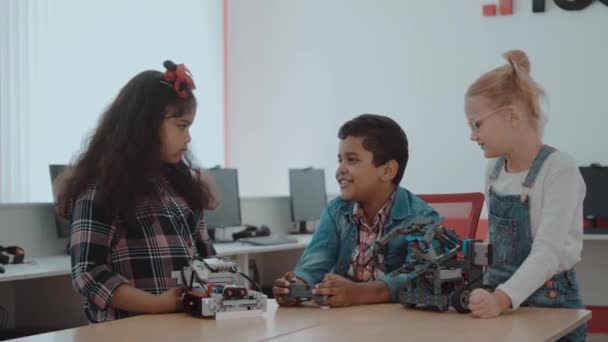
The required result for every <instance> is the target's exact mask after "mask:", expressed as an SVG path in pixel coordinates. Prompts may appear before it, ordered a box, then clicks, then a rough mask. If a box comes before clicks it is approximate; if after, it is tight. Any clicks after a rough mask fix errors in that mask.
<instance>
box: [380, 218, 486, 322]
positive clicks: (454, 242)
mask: <svg viewBox="0 0 608 342" xmlns="http://www.w3.org/2000/svg"><path fill="white" fill-rule="evenodd" d="M442 221H443V219H428V218H414V219H412V220H409V221H408V222H407V224H406V225H405V226H402V227H399V228H395V229H393V230H391V231H390V232H388V233H387V234H386V235H385V236H383V237H382V238H381V239H379V240H378V241H377V242H376V248H379V249H380V250H382V249H383V248H384V247H385V246H386V245H387V244H388V243H389V242H390V241H391V240H392V239H394V238H396V237H397V236H401V235H405V238H406V239H407V240H408V247H409V248H408V257H407V260H406V263H405V264H404V265H403V266H402V267H400V268H398V269H396V270H395V271H393V272H391V273H390V275H392V276H397V275H399V274H401V273H404V274H405V275H406V276H407V277H406V281H405V286H404V289H403V290H402V291H401V292H400V293H399V301H400V302H401V304H403V306H405V307H407V308H413V307H416V306H418V305H424V306H431V307H435V308H437V309H438V310H439V311H440V312H444V311H446V310H448V309H449V308H450V306H452V307H453V308H454V309H455V310H456V311H458V312H460V313H466V312H470V310H469V296H470V294H471V292H472V291H473V290H474V289H476V288H480V287H484V286H483V275H484V273H485V270H486V269H487V266H488V265H491V264H492V245H491V244H490V243H487V242H484V241H481V240H473V239H466V240H464V241H462V240H461V239H460V238H459V236H458V234H456V232H455V231H454V230H452V229H449V228H446V227H443V226H442V225H441V222H442ZM461 252H462V253H461Z"/></svg>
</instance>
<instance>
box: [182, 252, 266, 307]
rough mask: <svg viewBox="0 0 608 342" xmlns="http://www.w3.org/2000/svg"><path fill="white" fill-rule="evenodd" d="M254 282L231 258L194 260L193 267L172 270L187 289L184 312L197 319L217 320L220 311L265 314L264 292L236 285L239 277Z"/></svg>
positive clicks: (191, 265)
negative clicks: (257, 311)
mask: <svg viewBox="0 0 608 342" xmlns="http://www.w3.org/2000/svg"><path fill="white" fill-rule="evenodd" d="M239 275H240V276H243V277H244V278H246V279H248V280H249V281H251V283H255V282H254V281H253V280H251V279H250V278H249V277H247V276H246V275H245V274H243V273H241V272H239V271H238V265H237V263H236V262H235V261H233V260H231V259H228V258H208V259H199V260H194V261H193V262H192V263H191V264H190V266H187V267H184V268H183V269H182V270H180V271H173V272H172V273H171V276H172V277H173V278H176V279H177V284H178V285H182V286H185V287H187V288H188V292H187V293H186V294H185V295H184V299H183V303H184V310H185V311H186V312H187V313H189V314H191V315H193V316H196V317H215V314H216V313H218V312H237V311H251V310H260V311H264V312H265V311H266V300H267V297H266V295H265V294H262V293H261V292H257V291H253V290H248V289H247V288H245V287H243V286H237V285H236V280H237V279H238V276H239Z"/></svg>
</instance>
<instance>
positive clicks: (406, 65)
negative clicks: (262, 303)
mask: <svg viewBox="0 0 608 342" xmlns="http://www.w3.org/2000/svg"><path fill="white" fill-rule="evenodd" d="M484 3H498V1H490V0H483V1H482V0H475V1H471V0H467V1H453V0H443V1H414V0H407V1H406V0H376V1H368V0H332V1H326V0H306V1H296V0H291V1H287V0H257V1H249V0H230V1H229V9H228V41H229V45H228V70H229V71H228V72H229V74H228V97H229V102H228V113H229V145H228V155H229V159H228V160H229V164H230V165H231V166H234V167H237V168H239V178H240V183H241V184H240V185H241V195H242V196H253V195H285V194H287V193H288V191H289V190H288V189H289V188H288V176H287V169H288V168H290V167H305V166H318V167H322V168H325V170H326V175H327V176H326V180H327V183H328V184H327V185H328V192H330V193H336V192H337V190H338V188H337V186H336V184H335V182H334V181H333V173H334V169H335V166H336V152H337V138H336V132H337V129H338V127H339V126H340V125H341V124H342V123H343V122H345V121H346V120H348V119H350V118H352V117H354V116H355V115H356V114H359V113H366V112H368V113H384V114H389V115H391V116H392V117H393V118H395V119H396V120H397V121H398V122H399V123H400V124H401V125H402V126H403V128H404V130H405V131H406V133H407V134H408V137H409V140H410V164H409V165H408V168H407V170H406V175H405V179H404V182H403V184H404V185H405V186H407V187H409V188H410V189H412V190H413V191H414V192H417V193H437V192H459V191H481V190H482V184H483V182H482V178H483V169H484V165H485V161H484V159H483V157H482V154H481V152H480V150H479V149H478V148H477V146H476V144H474V143H472V142H470V141H469V140H468V139H469V130H468V128H467V125H466V121H465V119H464V112H463V94H464V92H465V91H466V88H467V87H468V86H469V84H470V83H471V82H472V81H473V80H474V79H475V78H476V77H478V76H479V75H481V74H482V73H483V72H486V71H488V70H489V69H491V68H494V67H496V66H498V65H501V64H502V63H503V61H504V60H503V59H502V57H501V53H502V52H504V51H506V50H508V49H513V48H520V49H523V50H525V51H526V52H527V53H528V54H529V56H530V58H531V60H532V72H533V76H534V77H535V78H536V79H537V81H538V82H540V84H541V85H543V86H544V87H545V89H546V91H547V93H548V94H549V102H550V108H549V111H548V113H547V114H548V117H549V124H548V126H547V129H546V131H545V132H546V133H545V138H546V142H547V143H548V144H551V145H554V146H556V147H557V148H559V149H563V150H566V151H569V152H571V153H572V154H573V155H574V157H575V158H576V160H577V161H578V162H579V163H580V164H588V163H590V162H601V163H604V164H606V163H608V153H606V152H605V150H606V147H607V146H608V144H607V141H606V137H605V132H606V127H607V126H608V110H607V109H606V102H605V97H606V89H607V80H608V65H607V61H608V44H606V41H607V40H606V32H608V7H607V6H605V5H603V4H601V3H600V2H598V1H596V2H595V3H593V4H592V5H591V6H589V7H588V8H587V9H585V10H583V11H580V12H566V11H564V10H561V9H560V8H558V7H557V6H556V5H555V4H554V3H553V2H552V1H550V0H548V1H547V3H546V4H547V7H546V8H547V11H546V12H545V13H543V14H536V13H532V11H531V7H532V6H531V1H527V0H515V1H514V6H515V13H514V15H513V16H505V17H500V16H499V17H491V18H486V17H483V16H482V14H481V6H482V4H484Z"/></svg>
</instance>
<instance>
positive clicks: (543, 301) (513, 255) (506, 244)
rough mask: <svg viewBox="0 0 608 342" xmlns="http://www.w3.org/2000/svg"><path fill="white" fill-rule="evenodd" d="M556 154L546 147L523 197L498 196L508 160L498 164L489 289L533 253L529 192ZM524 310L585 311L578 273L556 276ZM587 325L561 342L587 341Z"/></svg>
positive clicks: (491, 222)
mask: <svg viewBox="0 0 608 342" xmlns="http://www.w3.org/2000/svg"><path fill="white" fill-rule="evenodd" d="M554 151H555V149H554V148H552V147H549V146H546V145H545V146H543V147H542V149H541V150H540V152H539V153H538V155H537V156H536V159H535V160H534V162H533V164H532V167H531V168H530V170H529V171H528V174H527V176H526V179H525V181H524V183H523V184H522V194H521V196H520V195H505V196H501V195H498V194H496V193H495V192H494V190H493V189H492V183H493V182H494V181H495V180H496V179H497V178H498V175H499V174H500V171H501V170H502V168H503V167H504V165H505V158H504V157H501V158H500V159H499V160H498V161H497V162H496V167H495V168H494V170H493V171H492V173H491V174H490V181H489V184H490V189H489V197H490V212H489V214H488V215H489V216H488V219H489V231H490V242H491V243H492V245H493V246H494V265H492V266H491V267H489V269H488V273H489V278H488V279H489V285H490V286H491V287H493V288H495V287H496V286H498V285H500V284H502V283H504V282H506V281H507V280H509V278H511V276H512V275H513V274H514V273H515V271H516V270H517V269H518V268H519V267H520V266H521V264H522V263H523V262H524V260H525V259H526V258H527V257H528V255H529V254H530V251H531V250H532V231H531V227H530V205H529V203H528V193H529V190H530V189H531V188H532V187H533V186H534V181H535V180H536V177H537V176H538V173H539V172H540V170H541V168H542V165H543V162H544V161H545V160H546V158H547V157H548V156H549V155H550V154H551V153H553V152H554ZM521 306H530V307H549V308H572V309H583V308H584V306H583V301H582V298H581V296H580V294H579V289H578V283H577V281H576V274H575V273H574V269H570V270H568V271H565V272H562V273H560V274H557V275H554V276H553V277H552V278H551V279H549V280H548V281H547V282H545V284H544V285H543V286H541V287H540V288H539V289H538V290H536V291H535V292H534V293H533V294H532V295H531V296H530V297H528V299H526V300H525V301H524V302H523V303H522V304H521ZM586 330H587V324H583V325H581V326H579V327H578V328H576V329H575V330H574V331H572V332H570V333H569V334H568V335H566V336H564V337H562V338H561V339H560V340H559V341H584V340H585V336H586Z"/></svg>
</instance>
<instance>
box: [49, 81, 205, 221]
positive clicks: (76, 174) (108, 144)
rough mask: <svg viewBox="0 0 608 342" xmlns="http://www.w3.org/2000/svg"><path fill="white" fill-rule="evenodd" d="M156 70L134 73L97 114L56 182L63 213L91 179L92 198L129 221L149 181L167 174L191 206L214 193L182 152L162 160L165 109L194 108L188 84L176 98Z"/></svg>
mask: <svg viewBox="0 0 608 342" xmlns="http://www.w3.org/2000/svg"><path fill="white" fill-rule="evenodd" d="M162 77H163V74H162V73H161V72H159V71H153V70H150V71H144V72H141V73H139V74H138V75H136V76H135V77H133V78H132V79H131V80H130V81H129V82H128V83H127V84H126V85H125V86H124V87H123V88H122V89H121V90H120V92H119V93H118V96H117V97H116V99H115V100H114V101H113V102H112V103H111V104H110V106H109V107H108V108H107V110H106V111H105V112H104V113H103V115H102V116H101V118H100V120H99V123H98V126H97V128H96V130H95V131H94V133H93V135H92V137H91V138H90V140H89V142H88V144H86V145H85V150H84V152H82V154H81V155H80V156H79V157H78V158H77V159H76V161H75V162H74V163H73V165H72V166H71V167H70V168H68V169H67V171H66V172H65V173H64V174H63V175H62V176H61V177H60V181H59V182H58V183H57V188H58V191H57V192H58V193H57V201H58V210H59V211H60V214H61V215H62V216H64V217H67V216H68V212H69V208H71V206H72V205H73V204H74V201H75V200H76V199H77V198H78V196H80V195H81V194H82V193H83V191H84V190H85V189H86V187H87V186H88V185H90V184H95V185H96V195H95V201H96V202H97V203H99V204H100V205H101V206H103V208H105V209H106V210H109V212H108V213H109V214H111V215H112V217H115V216H116V215H119V216H121V218H123V219H125V220H126V221H127V222H134V220H135V207H136V206H137V205H138V204H139V203H141V202H142V201H144V200H146V199H149V198H150V197H154V196H158V193H156V190H155V189H156V188H155V187H154V184H153V183H154V180H155V179H159V178H164V179H166V180H167V181H168V182H169V183H170V184H171V186H172V187H173V188H174V189H175V191H176V192H177V193H178V194H179V195H180V196H182V197H184V199H185V200H186V202H187V203H188V205H189V206H190V207H191V208H192V209H193V210H202V209H207V208H211V207H213V205H214V201H215V199H214V196H213V194H212V191H211V188H210V186H209V184H208V183H207V182H206V181H204V180H203V178H202V175H201V171H200V170H199V169H197V168H194V167H193V165H192V162H191V160H192V159H191V157H190V155H189V154H188V153H186V154H185V155H184V156H183V158H182V160H181V161H180V162H179V163H177V164H165V163H163V162H162V161H161V151H162V142H161V136H160V129H161V126H162V124H163V121H164V120H165V116H166V114H167V113H168V112H169V111H170V112H171V113H175V115H174V116H175V117H180V116H182V115H184V114H185V113H187V112H190V111H193V110H194V109H196V98H195V97H194V95H193V94H192V91H191V90H190V89H185V91H186V93H187V96H186V97H185V98H181V97H179V96H178V94H177V93H176V91H175V90H174V89H173V88H172V87H171V86H169V85H167V84H166V83H163V82H161V80H162Z"/></svg>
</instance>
